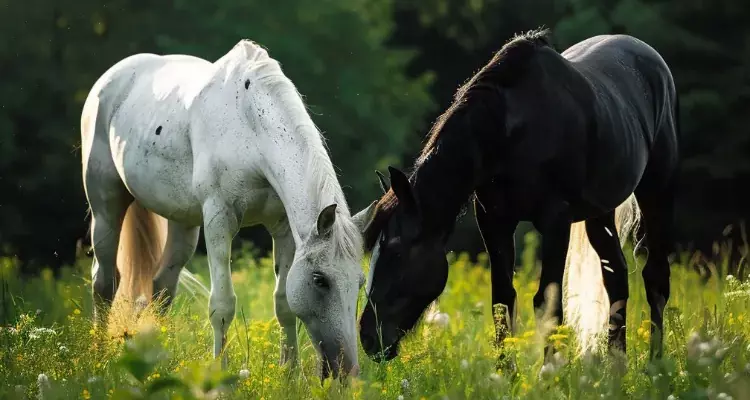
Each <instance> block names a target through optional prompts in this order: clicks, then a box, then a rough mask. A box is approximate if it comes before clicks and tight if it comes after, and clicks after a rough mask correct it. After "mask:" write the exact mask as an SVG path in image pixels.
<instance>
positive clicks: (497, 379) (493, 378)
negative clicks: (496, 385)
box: [490, 372, 500, 382]
mask: <svg viewBox="0 0 750 400" xmlns="http://www.w3.org/2000/svg"><path fill="white" fill-rule="evenodd" d="M490 380H491V381H492V382H500V375H498V374H496V373H494V372H493V373H491V374H490Z"/></svg>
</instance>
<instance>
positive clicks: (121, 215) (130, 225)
mask: <svg viewBox="0 0 750 400" xmlns="http://www.w3.org/2000/svg"><path fill="white" fill-rule="evenodd" d="M99 89H100V88H99V83H97V84H96V85H95V86H94V89H92V91H91V93H90V94H89V97H88V98H87V100H86V103H85V105H84V108H83V114H82V116H81V139H82V140H81V141H82V143H83V146H82V148H83V154H84V158H83V182H84V188H85V192H86V198H87V200H88V203H89V207H90V210H91V216H92V219H91V243H92V248H93V251H94V262H93V266H92V271H91V273H92V289H93V290H92V291H93V293H92V295H93V299H94V306H95V309H94V317H95V321H96V322H97V323H100V324H103V323H106V314H107V311H108V309H109V307H110V305H111V303H112V301H113V300H114V297H115V294H116V293H117V290H118V287H119V283H120V279H121V278H122V279H125V280H126V281H127V282H128V288H127V290H126V291H127V292H128V293H127V294H130V295H134V294H137V293H139V292H142V291H144V290H145V291H149V290H150V279H151V277H152V276H153V273H152V271H154V270H155V265H153V264H154V260H155V262H156V263H158V261H159V257H160V249H161V248H160V247H158V245H159V241H160V239H159V235H158V233H159V226H160V225H159V222H160V221H157V219H156V218H157V217H155V216H154V215H153V214H152V213H150V212H148V211H146V210H145V209H143V208H142V207H140V205H138V204H135V203H133V196H132V195H131V194H130V193H129V191H128V190H127V188H126V187H125V185H124V183H123V182H122V180H121V179H120V176H119V174H118V172H117V169H116V168H115V164H114V161H113V159H112V155H111V154H112V153H111V149H110V146H109V140H108V137H107V132H108V121H107V117H106V112H105V110H106V108H107V106H108V104H107V102H106V101H101V99H100V96H99V94H100V91H99ZM131 204H132V205H131ZM162 225H163V224H162ZM123 228H125V229H123ZM122 233H124V234H125V235H122ZM161 236H162V237H163V235H161ZM118 265H119V267H120V270H119V271H118ZM149 274H151V276H148V275H149ZM121 275H122V276H121ZM146 277H147V278H148V279H146ZM144 282H147V283H144Z"/></svg>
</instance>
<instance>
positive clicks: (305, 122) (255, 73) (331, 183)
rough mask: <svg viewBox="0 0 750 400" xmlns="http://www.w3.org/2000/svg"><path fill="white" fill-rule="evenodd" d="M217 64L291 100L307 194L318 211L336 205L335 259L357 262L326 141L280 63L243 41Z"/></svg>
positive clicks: (357, 241) (358, 242)
mask: <svg viewBox="0 0 750 400" xmlns="http://www.w3.org/2000/svg"><path fill="white" fill-rule="evenodd" d="M216 63H217V64H219V63H225V66H226V69H225V71H226V75H225V79H229V78H230V76H231V75H232V72H233V71H234V70H236V69H237V68H243V70H249V71H250V72H251V74H250V75H251V76H252V79H253V83H254V84H258V85H263V86H264V87H266V88H268V89H269V91H270V92H271V93H272V94H274V95H275V96H279V97H284V98H285V99H294V101H286V102H284V103H285V104H287V105H290V106H291V107H289V108H288V109H287V112H289V113H292V114H293V115H294V120H296V121H300V124H299V125H297V126H296V127H295V129H294V131H295V133H296V134H298V135H299V136H300V137H301V138H303V140H305V142H306V143H307V150H308V157H307V168H306V170H307V173H308V176H307V178H308V179H307V182H308V184H309V186H308V192H309V193H310V195H311V197H312V198H313V199H315V200H317V206H318V207H317V210H318V212H320V211H322V210H323V208H324V207H326V206H328V205H330V204H332V203H336V205H337V206H336V210H337V212H336V214H337V215H336V220H335V223H334V226H333V230H332V233H331V240H332V243H333V244H334V249H333V250H334V252H335V256H336V257H337V258H345V259H348V260H352V261H355V262H359V260H360V259H361V258H362V252H363V249H362V235H361V233H360V231H359V228H358V227H357V225H356V224H355V223H354V221H353V220H352V218H351V212H350V210H349V206H348V205H347V203H346V198H345V196H344V192H343V190H342V189H341V185H340V184H339V181H338V177H337V176H336V172H335V170H334V168H333V164H332V163H331V159H330V157H329V155H328V151H327V148H326V145H325V138H324V137H323V135H322V134H321V132H320V130H319V129H318V128H317V127H316V126H315V124H314V123H313V121H312V119H311V118H310V116H309V114H308V113H307V109H306V107H305V104H304V102H303V100H302V96H301V95H300V93H299V92H298V91H297V88H296V87H295V86H294V84H293V83H292V81H291V80H290V79H289V78H288V77H287V76H286V75H284V72H283V71H282V70H281V65H280V64H279V62H278V61H276V60H275V59H273V58H271V57H270V56H269V55H268V52H267V51H266V50H265V49H264V48H263V47H261V46H260V45H258V44H256V43H255V42H253V41H251V40H248V39H243V40H241V41H240V42H239V43H237V44H236V45H235V46H234V47H233V48H232V50H230V51H229V52H228V53H227V54H226V55H225V56H223V57H222V58H220V59H219V60H218V61H217V62H216Z"/></svg>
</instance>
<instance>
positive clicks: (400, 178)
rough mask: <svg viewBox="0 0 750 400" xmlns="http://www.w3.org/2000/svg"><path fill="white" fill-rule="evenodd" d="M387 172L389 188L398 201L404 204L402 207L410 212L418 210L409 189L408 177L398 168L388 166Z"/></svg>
mask: <svg viewBox="0 0 750 400" xmlns="http://www.w3.org/2000/svg"><path fill="white" fill-rule="evenodd" d="M388 173H389V174H390V175H391V189H393V193H395V194H396V198H397V199H398V202H399V203H401V204H403V205H404V209H405V210H406V211H407V212H410V213H416V212H417V211H418V207H417V199H416V197H414V192H413V191H412V190H411V184H410V183H409V178H407V177H406V175H405V174H404V173H403V172H401V171H400V170H398V169H396V168H393V167H388Z"/></svg>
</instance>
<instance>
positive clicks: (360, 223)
mask: <svg viewBox="0 0 750 400" xmlns="http://www.w3.org/2000/svg"><path fill="white" fill-rule="evenodd" d="M377 204H378V202H377V201H373V202H372V203H370V205H369V206H367V207H366V208H365V209H364V210H362V211H360V212H358V213H357V214H355V215H354V216H353V217H352V220H354V223H355V224H357V227H358V228H359V231H360V232H364V231H365V228H367V225H368V224H369V223H370V221H372V218H373V216H375V208H376V207H375V206H377Z"/></svg>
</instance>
